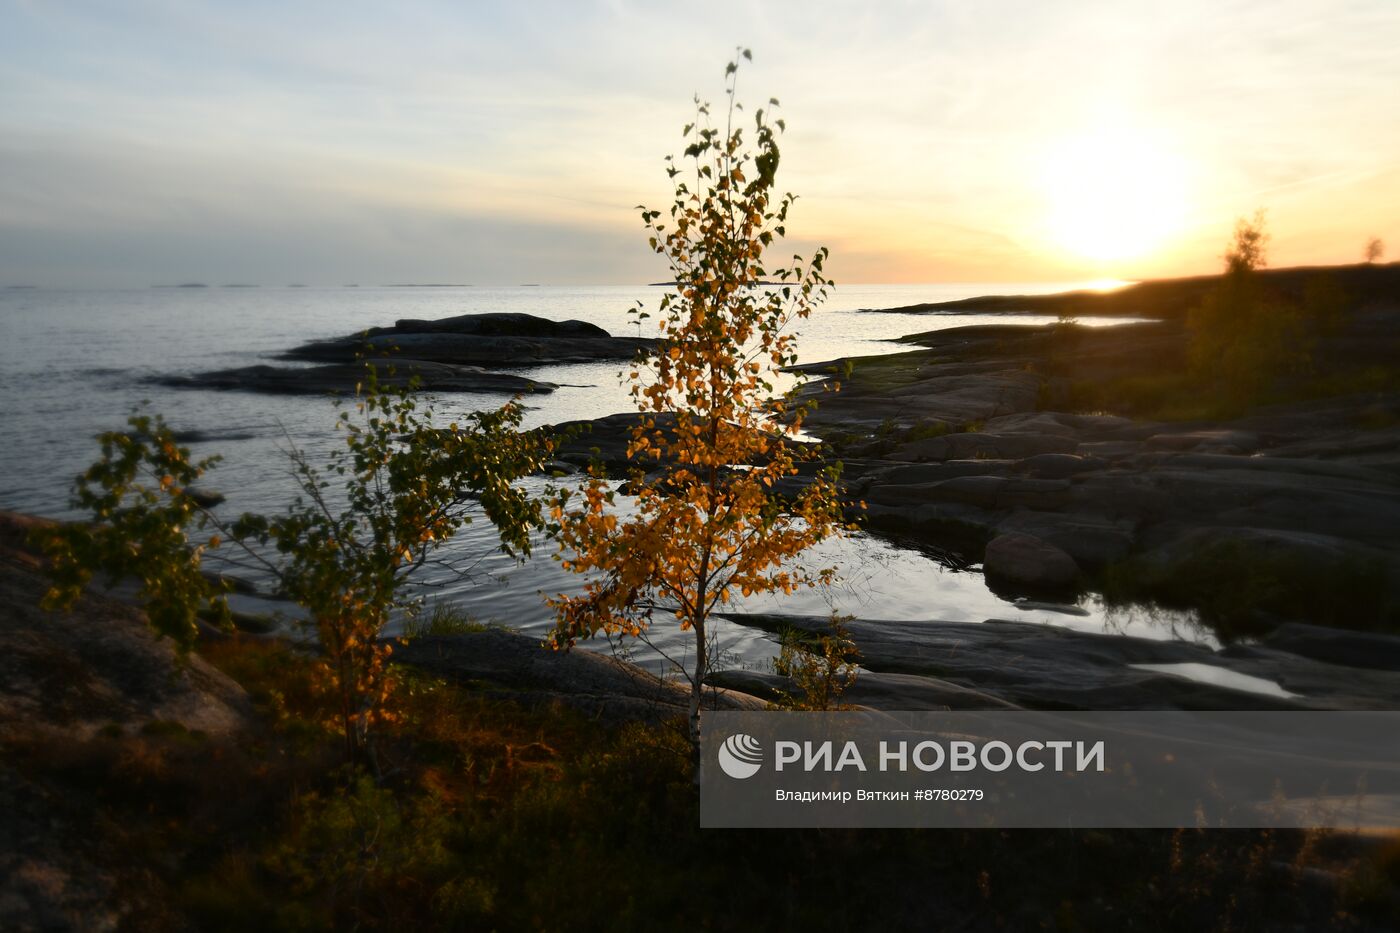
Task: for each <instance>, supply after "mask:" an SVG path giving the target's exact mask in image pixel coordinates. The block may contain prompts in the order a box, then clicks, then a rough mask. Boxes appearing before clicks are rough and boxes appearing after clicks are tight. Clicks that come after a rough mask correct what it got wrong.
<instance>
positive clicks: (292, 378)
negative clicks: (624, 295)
mask: <svg viewBox="0 0 1400 933" xmlns="http://www.w3.org/2000/svg"><path fill="white" fill-rule="evenodd" d="M377 368H378V375H379V381H380V383H382V384H385V385H394V386H402V385H407V384H408V382H409V381H410V380H411V379H413V378H415V377H416V378H417V379H418V384H419V388H421V389H423V390H424V391H428V392H490V393H501V394H505V395H519V394H522V393H525V394H529V393H538V392H553V391H554V390H555V389H557V388H558V386H556V385H555V384H554V383H551V382H541V381H539V380H536V379H527V378H525V377H524V376H515V375H510V374H507V373H493V372H488V371H487V370H484V369H481V368H480V367H477V366H459V365H453V364H448V363H436V362H429V361H424V360H410V359H400V360H395V361H394V371H393V372H390V371H389V367H388V365H386V364H382V363H381V364H380V365H379V366H378V367H377ZM365 378H366V364H364V363H358V362H351V363H328V364H326V365H323V366H304V367H294V366H268V365H266V364H262V365H257V366H240V367H238V368H236V369H218V370H214V371H212V372H205V373H195V374H194V375H191V376H163V377H159V378H157V379H155V380H154V381H155V382H156V383H158V384H160V385H167V386H174V387H176V388H182V389H229V390H239V391H244V392H265V393H268V394H271V395H353V394H355V392H356V390H357V388H358V387H359V386H361V385H363V383H364V381H365Z"/></svg>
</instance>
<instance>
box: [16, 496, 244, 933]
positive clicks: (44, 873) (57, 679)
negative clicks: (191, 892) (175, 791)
mask: <svg viewBox="0 0 1400 933" xmlns="http://www.w3.org/2000/svg"><path fill="white" fill-rule="evenodd" d="M40 524H43V523H42V522H41V521H39V520H36V519H32V518H28V517H26V516H20V515H15V514H13V513H8V512H0V814H3V815H0V930H6V931H11V930H13V931H30V930H34V931H38V930H82V931H88V930H115V929H118V928H120V927H121V925H122V924H124V923H126V924H130V923H131V921H132V918H133V916H135V915H139V913H140V908H139V907H137V906H134V905H133V904H130V903H127V902H126V901H124V900H123V899H122V898H121V897H120V896H118V888H119V884H118V882H117V879H116V877H115V874H114V873H113V872H112V871H111V870H109V869H105V868H101V867H98V866H100V865H108V866H110V865H111V864H112V860H113V859H114V858H120V856H113V855H111V854H110V853H105V854H96V855H95V854H94V853H92V852H90V851H88V849H89V847H90V845H91V839H90V836H91V834H92V832H93V827H92V825H91V821H90V819H89V820H88V821H86V822H83V821H82V820H81V819H80V818H78V817H75V816H74V815H73V813H71V812H70V807H69V801H67V800H64V799H54V789H53V788H52V787H49V786H47V785H45V784H44V783H42V782H38V781H36V780H35V779H33V778H32V777H30V776H28V775H27V774H26V767H27V766H28V765H29V764H30V763H31V760H32V759H33V758H35V757H39V758H42V759H45V760H56V761H69V762H70V764H71V766H72V767H74V768H76V769H78V770H79V771H81V769H83V768H91V767H93V765H92V763H91V760H90V759H88V758H85V757H84V756H85V755H86V754H87V751H86V750H87V749H88V748H89V747H90V746H91V745H92V744H94V741H95V742H97V743H102V742H108V743H110V742H112V741H114V740H117V739H122V738H138V737H139V736H140V735H142V734H143V733H150V734H156V733H159V734H163V735H168V734H173V733H179V734H182V735H188V736H189V737H190V739H191V741H192V742H203V741H205V739H206V738H207V737H215V736H229V735H232V734H234V733H238V732H241V731H242V730H243V729H244V728H245V727H246V726H247V725H248V724H249V723H250V722H251V718H252V708H251V703H250V702H249V700H248V697H247V695H246V694H245V693H244V691H243V688H242V687H240V686H239V685H238V684H236V683H235V682H234V681H232V680H231V679H229V678H228V677H227V676H225V675H224V674H222V673H221V672H219V671H218V670H216V669H214V668H213V667H211V666H210V665H209V664H207V663H205V661H204V660H203V659H201V658H200V657H198V656H197V655H194V654H191V655H190V656H188V657H187V658H185V659H183V660H180V661H177V658H176V655H175V650H174V648H173V647H172V646H171V643H170V642H169V641H158V640H157V639H156V638H155V636H153V635H152V634H151V633H150V631H149V630H148V629H147V627H146V621H145V618H144V615H143V614H142V613H141V612H140V611H139V610H137V609H134V608H132V607H131V606H128V605H125V604H123V603H120V602H117V601H115V600H112V599H108V598H105V597H103V596H100V595H96V594H92V593H89V594H87V595H84V596H83V597H81V598H80V599H79V600H78V602H77V603H76V604H75V605H74V607H73V610H72V611H71V612H67V613H47V612H43V611H42V610H40V609H39V608H38V602H39V599H40V598H41V597H42V595H43V593H44V591H45V589H47V582H46V580H45V578H44V577H43V576H42V575H41V574H40V572H39V571H40V568H39V563H38V561H37V559H36V558H35V557H34V555H33V554H32V553H30V552H29V551H28V550H27V548H26V547H25V536H26V535H27V534H28V532H29V531H30V529H32V528H34V527H36V526H38V525H40ZM138 740H139V738H138ZM133 754H138V755H139V752H133ZM65 756H66V757H65ZM98 786H99V787H101V782H100V781H99V782H98ZM79 810H81V807H79ZM94 858H95V859H96V861H94ZM139 926H140V925H139V924H137V925H135V926H131V927H130V928H132V929H136V928H139Z"/></svg>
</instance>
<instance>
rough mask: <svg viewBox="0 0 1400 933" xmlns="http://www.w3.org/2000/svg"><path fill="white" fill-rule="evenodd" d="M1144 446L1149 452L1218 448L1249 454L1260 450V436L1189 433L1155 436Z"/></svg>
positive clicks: (1243, 433)
mask: <svg viewBox="0 0 1400 933" xmlns="http://www.w3.org/2000/svg"><path fill="white" fill-rule="evenodd" d="M1144 446H1145V447H1146V448H1147V449H1148V450H1200V451H1208V450H1213V449H1218V448H1230V449H1232V450H1237V451H1241V452H1244V453H1249V452H1252V451H1255V450H1258V449H1259V435H1257V434H1255V433H1253V432H1251V431H1232V430H1228V429H1222V430H1216V431H1188V432H1184V433H1180V434H1154V435H1153V436H1151V437H1149V438H1148V439H1147V440H1146V441H1145V442H1144Z"/></svg>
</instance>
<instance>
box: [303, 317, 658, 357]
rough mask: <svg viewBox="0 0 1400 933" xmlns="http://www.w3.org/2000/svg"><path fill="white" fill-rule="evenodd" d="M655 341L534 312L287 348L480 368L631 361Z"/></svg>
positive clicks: (403, 324) (407, 323)
mask: <svg viewBox="0 0 1400 933" xmlns="http://www.w3.org/2000/svg"><path fill="white" fill-rule="evenodd" d="M656 344H657V342H656V341H655V340H652V339H647V338H640V337H614V336H612V335H611V334H609V333H608V332H607V331H605V330H603V329H602V328H601V327H598V326H596V325H594V324H589V323H587V322H585V321H551V320H548V319H546V318H542V317H536V316H534V315H532V314H515V313H498V314H462V315H457V316H456V317H450V318H442V319H439V320H434V321H423V320H414V319H405V320H400V321H397V322H395V324H394V326H393V327H375V328H371V329H370V330H368V331H365V332H363V333H359V334H350V335H347V336H345V337H337V338H334V339H331V340H317V341H312V342H311V343H306V344H303V345H301V346H299V347H295V348H294V349H292V350H289V351H287V352H286V353H285V354H284V357H285V358H286V359H292V360H307V361H311V362H342V363H343V362H350V361H353V360H354V359H356V358H357V357H358V356H359V355H360V354H365V355H371V356H381V355H387V356H394V357H397V358H402V359H415V360H426V361H430V362H435V363H456V364H469V365H478V366H495V367H500V366H536V365H540V364H544V363H571V362H587V361H591V360H627V359H631V358H632V357H634V356H636V355H637V353H638V352H639V351H645V350H651V349H653V348H655V346H656Z"/></svg>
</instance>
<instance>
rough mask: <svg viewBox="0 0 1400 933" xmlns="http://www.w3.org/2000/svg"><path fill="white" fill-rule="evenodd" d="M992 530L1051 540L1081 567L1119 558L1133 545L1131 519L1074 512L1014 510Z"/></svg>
mask: <svg viewBox="0 0 1400 933" xmlns="http://www.w3.org/2000/svg"><path fill="white" fill-rule="evenodd" d="M996 530H997V531H998V532H999V533H1003V534H1015V533H1019V534H1027V535H1031V536H1033V537H1036V538H1039V539H1041V540H1042V541H1045V542H1048V543H1049V544H1053V545H1054V546H1055V547H1057V548H1059V549H1060V550H1062V551H1064V552H1065V553H1067V554H1069V556H1070V557H1072V558H1074V561H1075V563H1077V564H1079V565H1080V566H1081V567H1084V568H1096V567H1103V566H1105V565H1107V564H1111V563H1114V562H1116V561H1120V560H1122V559H1123V558H1124V557H1127V556H1128V553H1129V552H1130V551H1131V550H1132V547H1133V531H1132V523H1131V522H1124V521H1121V520H1120V521H1111V520H1108V519H1104V518H1098V517H1096V516H1093V515H1082V514H1078V513H1070V514H1061V513H1055V512H1032V511H1025V510H1023V511H1017V512H1013V513H1012V514H1011V515H1009V516H1007V517H1006V518H1005V519H1003V520H1002V521H1000V522H999V523H998V524H997V527H996Z"/></svg>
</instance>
